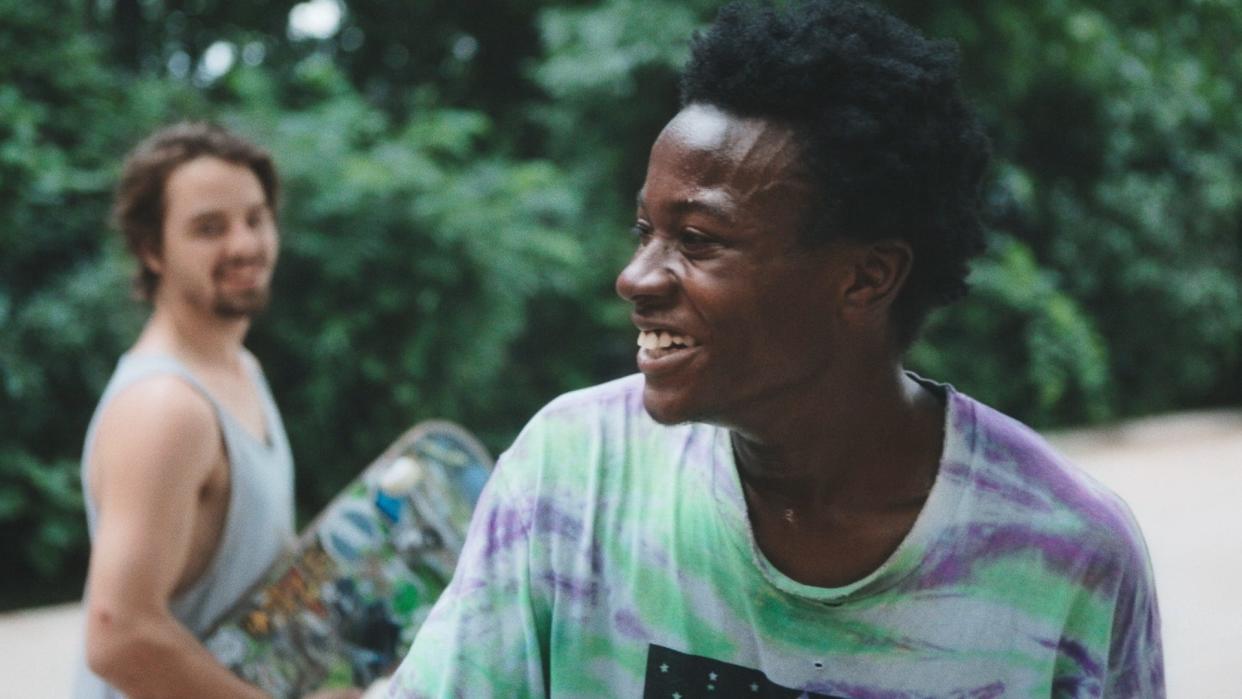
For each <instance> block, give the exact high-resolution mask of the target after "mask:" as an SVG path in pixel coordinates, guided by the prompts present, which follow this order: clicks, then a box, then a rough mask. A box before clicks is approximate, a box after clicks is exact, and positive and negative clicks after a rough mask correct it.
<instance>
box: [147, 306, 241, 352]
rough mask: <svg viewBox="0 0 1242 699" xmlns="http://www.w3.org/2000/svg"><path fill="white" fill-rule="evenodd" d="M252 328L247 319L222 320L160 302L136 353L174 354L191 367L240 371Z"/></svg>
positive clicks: (149, 320)
mask: <svg viewBox="0 0 1242 699" xmlns="http://www.w3.org/2000/svg"><path fill="white" fill-rule="evenodd" d="M249 328H250V321H249V319H246V318H239V319H230V318H219V317H216V316H214V315H210V314H205V313H203V312H196V311H194V310H192V309H188V308H185V307H181V308H174V307H173V306H172V305H171V304H167V303H160V302H158V301H157V303H156V305H155V310H154V311H153V312H152V314H151V317H150V318H149V319H148V320H147V325H146V327H145V328H144V329H143V331H142V335H141V336H140V337H139V338H138V342H137V343H135V345H134V349H135V350H138V351H144V350H151V351H156V352H161V353H166V354H171V355H173V356H174V357H177V358H178V359H181V360H183V361H185V362H187V363H189V364H197V365H202V366H214V367H223V368H238V367H240V364H239V362H240V361H241V360H240V357H241V349H242V342H243V341H244V340H245V338H246V332H247V331H248V330H249Z"/></svg>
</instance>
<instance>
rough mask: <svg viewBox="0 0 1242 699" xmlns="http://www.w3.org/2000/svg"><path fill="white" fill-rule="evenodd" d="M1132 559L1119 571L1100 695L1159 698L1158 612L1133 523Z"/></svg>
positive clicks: (1122, 698) (1148, 567) (1161, 657)
mask: <svg viewBox="0 0 1242 699" xmlns="http://www.w3.org/2000/svg"><path fill="white" fill-rule="evenodd" d="M1133 531H1134V542H1135V546H1134V548H1133V557H1132V559H1131V560H1130V565H1129V566H1128V568H1127V569H1126V570H1124V571H1123V572H1122V576H1121V585H1120V588H1119V590H1118V595H1117V607H1116V611H1115V613H1114V616H1113V630H1112V636H1111V642H1110V644H1109V653H1108V672H1107V674H1106V677H1105V687H1104V696H1105V697H1110V698H1111V697H1116V698H1117V699H1129V698H1131V697H1133V698H1135V699H1139V698H1141V699H1148V698H1153V699H1160V698H1162V697H1164V696H1165V687H1164V652H1163V648H1162V646H1161V641H1160V610H1159V608H1158V605H1157V603H1156V586H1155V579H1154V576H1153V575H1152V569H1151V561H1150V559H1149V557H1148V553H1147V547H1146V545H1145V544H1144V542H1143V538H1142V534H1141V533H1140V532H1139V529H1138V524H1137V523H1134V524H1133Z"/></svg>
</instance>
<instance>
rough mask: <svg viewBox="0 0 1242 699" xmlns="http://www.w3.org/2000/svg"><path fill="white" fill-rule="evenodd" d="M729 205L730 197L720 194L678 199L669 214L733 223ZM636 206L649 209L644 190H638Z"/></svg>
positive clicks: (635, 199)
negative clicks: (697, 215) (704, 216)
mask: <svg viewBox="0 0 1242 699" xmlns="http://www.w3.org/2000/svg"><path fill="white" fill-rule="evenodd" d="M728 203H729V197H728V196H727V195H725V194H723V193H718V194H717V195H716V196H713V195H711V194H707V195H703V196H698V197H692V198H686V199H678V200H677V201H674V202H672V203H671V204H670V205H669V212H670V213H672V214H674V215H684V214H688V213H699V214H704V215H706V216H711V217H712V218H717V219H720V220H721V221H726V222H730V223H731V222H732V221H733V219H734V217H733V212H732V211H731V210H730V208H729V206H728ZM634 205H635V207H636V208H639V209H645V208H647V207H646V202H644V201H643V190H641V189H640V190H638V195H637V196H636V197H635V198H634Z"/></svg>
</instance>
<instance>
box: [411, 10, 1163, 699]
mask: <svg viewBox="0 0 1242 699" xmlns="http://www.w3.org/2000/svg"><path fill="white" fill-rule="evenodd" d="M987 159H988V142H987V139H986V137H985V136H984V134H983V131H982V128H981V126H980V124H979V122H978V120H977V118H976V116H975V115H974V114H973V112H972V111H971V109H970V108H969V106H968V105H967V103H966V102H965V100H964V99H963V97H962V95H961V92H960V89H959V83H958V76H957V54H956V51H955V49H954V47H953V46H951V45H949V44H946V43H943V42H936V41H929V40H927V39H925V38H923V37H922V36H920V35H919V34H918V33H917V32H916V31H914V30H913V29H911V28H910V27H908V26H906V25H905V24H903V23H902V22H900V21H898V20H897V19H895V18H893V17H891V16H889V15H887V14H885V13H883V12H881V11H879V10H876V9H873V8H871V7H868V6H865V5H860V4H856V3H853V2H832V1H827V0H824V1H814V0H810V1H807V2H799V3H795V4H791V5H790V6H789V7H787V8H786V9H776V8H773V7H771V6H768V5H755V4H734V5H730V6H729V7H727V8H725V9H724V10H722V12H721V13H720V15H719V17H718V18H717V20H716V21H715V23H714V24H713V25H712V26H711V27H710V28H709V29H708V30H707V31H706V32H705V33H703V34H701V35H699V36H697V37H696V39H695V41H694V43H693V47H692V57H691V59H690V62H689V65H688V67H687V68H686V70H685V73H684V75H683V79H682V109H681V111H680V112H679V113H678V114H677V115H676V116H674V117H673V119H672V120H671V121H670V122H669V123H668V125H667V126H665V128H664V130H663V131H662V132H661V133H660V135H659V137H658V138H657V139H656V142H655V145H654V146H653V147H652V150H651V155H650V159H649V161H648V169H647V176H646V181H645V182H644V184H643V186H642V189H641V190H640V191H639V194H638V202H637V216H636V224H635V226H634V233H635V236H636V239H637V241H636V242H637V251H636V252H635V253H634V256H633V259H632V260H631V261H630V262H629V264H628V265H627V266H626V267H625V269H624V270H623V271H622V272H621V274H620V276H619V277H618V279H617V284H616V286H617V291H618V293H619V294H620V295H621V296H622V297H623V298H624V299H626V300H627V301H629V302H630V304H631V305H632V307H633V314H632V318H633V321H634V324H635V325H636V326H637V328H638V331H639V334H638V344H639V347H640V349H639V351H638V368H639V370H640V374H639V375H635V376H631V377H628V378H624V379H620V380H618V381H614V382H611V383H607V384H604V385H601V386H596V387H593V388H589V389H585V390H582V391H578V392H574V393H571V394H568V395H566V396H562V397H560V398H558V399H557V400H555V401H553V402H552V403H551V404H550V405H548V406H547V407H546V408H544V409H543V410H542V411H540V413H539V414H538V415H537V416H535V418H534V419H533V420H532V421H531V422H530V423H529V424H528V425H527V426H526V428H525V429H524V430H523V432H522V434H521V435H520V436H519V437H518V439H517V441H516V442H515V443H514V445H513V446H512V447H511V448H510V449H509V450H508V452H507V453H506V454H505V455H504V456H503V457H502V459H501V461H500V463H499V465H498V466H497V468H496V471H495V474H494V475H493V477H492V480H491V482H490V483H489V485H488V487H487V490H486V492H485V494H484V497H483V499H482V500H481V502H480V503H479V506H478V510H477V512H476V515H475V519H474V522H473V525H472V529H471V531H470V536H469V540H468V542H467V544H466V550H465V551H464V553H463V556H462V559H461V563H460V566H459V568H458V571H457V573H456V576H455V577H454V579H453V582H452V584H451V585H450V587H449V589H448V590H447V591H446V592H445V594H444V596H443V597H442V598H441V599H440V601H439V603H438V604H437V605H436V608H435V610H434V611H433V612H432V614H431V616H430V618H429V619H428V620H427V623H426V625H425V626H424V627H423V629H422V630H421V631H420V633H419V636H418V638H417V640H416V641H415V644H414V647H413V648H412V650H411V652H410V655H409V656H408V658H407V660H406V662H405V664H404V665H403V667H402V668H401V670H400V671H399V673H398V676H397V678H396V681H395V684H394V692H393V694H394V695H395V696H415V697H424V696H428V697H444V696H471V697H484V696H496V697H502V696H503V697H517V696H545V695H550V696H567V697H605V696H616V697H637V696H644V697H673V698H674V699H678V698H680V697H692V696H693V697H709V696H721V697H748V696H767V697H773V696H780V697H785V696H788V697H794V696H810V697H850V698H853V699H862V698H864V697H867V698H878V697H894V698H896V697H962V698H964V697H1000V696H1005V697H1048V696H1074V697H1087V696H1107V697H1158V696H1162V695H1163V682H1162V661H1161V648H1160V639H1159V620H1158V613H1157V608H1156V601H1155V595H1154V590H1153V585H1152V576H1151V571H1150V565H1149V562H1148V559H1147V553H1146V550H1145V547H1144V544H1143V541H1142V537H1141V534H1140V532H1139V530H1138V527H1137V525H1136V523H1135V522H1134V519H1133V517H1132V516H1131V514H1130V512H1129V510H1128V509H1127V508H1126V506H1125V505H1124V503H1122V502H1121V500H1120V499H1119V498H1117V497H1116V496H1115V495H1114V494H1112V493H1111V492H1109V491H1107V490H1106V489H1104V488H1103V487H1102V486H1100V485H1099V484H1098V483H1096V482H1094V481H1093V480H1091V479H1090V478H1089V477H1087V476H1086V475H1085V474H1083V473H1082V472H1080V471H1078V470H1077V469H1075V468H1074V467H1073V466H1071V465H1069V464H1067V463H1065V462H1064V461H1063V460H1062V458H1061V457H1059V456H1058V455H1057V454H1055V453H1054V452H1053V451H1052V449H1051V448H1050V447H1049V446H1048V445H1047V444H1046V443H1045V442H1044V441H1043V440H1042V439H1041V438H1040V437H1039V436H1037V435H1036V434H1035V433H1033V432H1032V431H1031V430H1029V429H1028V428H1026V427H1024V426H1023V425H1021V424H1019V423H1017V422H1015V421H1014V420H1012V419H1010V418H1008V417H1006V416H1004V415H1001V414H1000V413H997V412H996V411H994V410H992V409H990V408H988V407H986V406H984V405H982V404H980V403H978V402H976V401H974V400H972V399H971V398H969V397H968V396H966V395H964V394H962V393H960V392H958V391H956V390H955V389H954V388H953V387H951V386H948V385H944V384H938V383H934V382H932V381H928V380H926V379H923V378H921V377H918V376H916V375H913V374H911V373H908V372H906V371H904V370H903V368H902V355H903V353H904V350H905V349H906V348H907V347H908V346H909V345H910V343H911V342H912V341H913V339H914V338H915V337H916V336H917V334H918V331H919V327H920V325H921V323H922V322H923V320H924V318H925V317H926V316H927V313H928V312H929V310H931V309H932V308H934V307H935V306H937V305H941V304H944V303H947V302H950V301H952V300H954V299H956V298H957V297H959V296H961V295H962V293H964V291H965V288H966V285H965V282H964V279H965V277H966V273H967V261H968V260H969V258H971V257H972V256H974V255H976V254H977V253H978V252H979V251H980V249H981V248H982V229H981V225H980V222H979V218H978V204H977V200H978V196H979V187H980V179H981V177H982V173H983V170H984V168H985V165H986V162H987Z"/></svg>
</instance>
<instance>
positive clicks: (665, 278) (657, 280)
mask: <svg viewBox="0 0 1242 699" xmlns="http://www.w3.org/2000/svg"><path fill="white" fill-rule="evenodd" d="M674 252H675V251H674V250H673V249H672V245H671V244H669V243H668V242H666V241H663V240H660V239H653V240H651V241H650V242H648V243H647V244H645V245H643V246H641V247H639V248H638V250H636V251H635V252H634V257H632V258H630V261H629V264H627V265H626V266H625V267H624V268H623V269H622V270H621V273H620V274H619V275H617V283H616V290H617V295H618V296H620V297H621V298H623V299H625V300H626V301H629V302H631V303H637V302H638V301H640V300H642V299H644V298H647V299H650V298H659V297H663V296H668V295H669V294H670V293H672V291H673V289H674V288H675V286H676V275H675V273H674V269H673V266H672V263H673V255H674Z"/></svg>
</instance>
